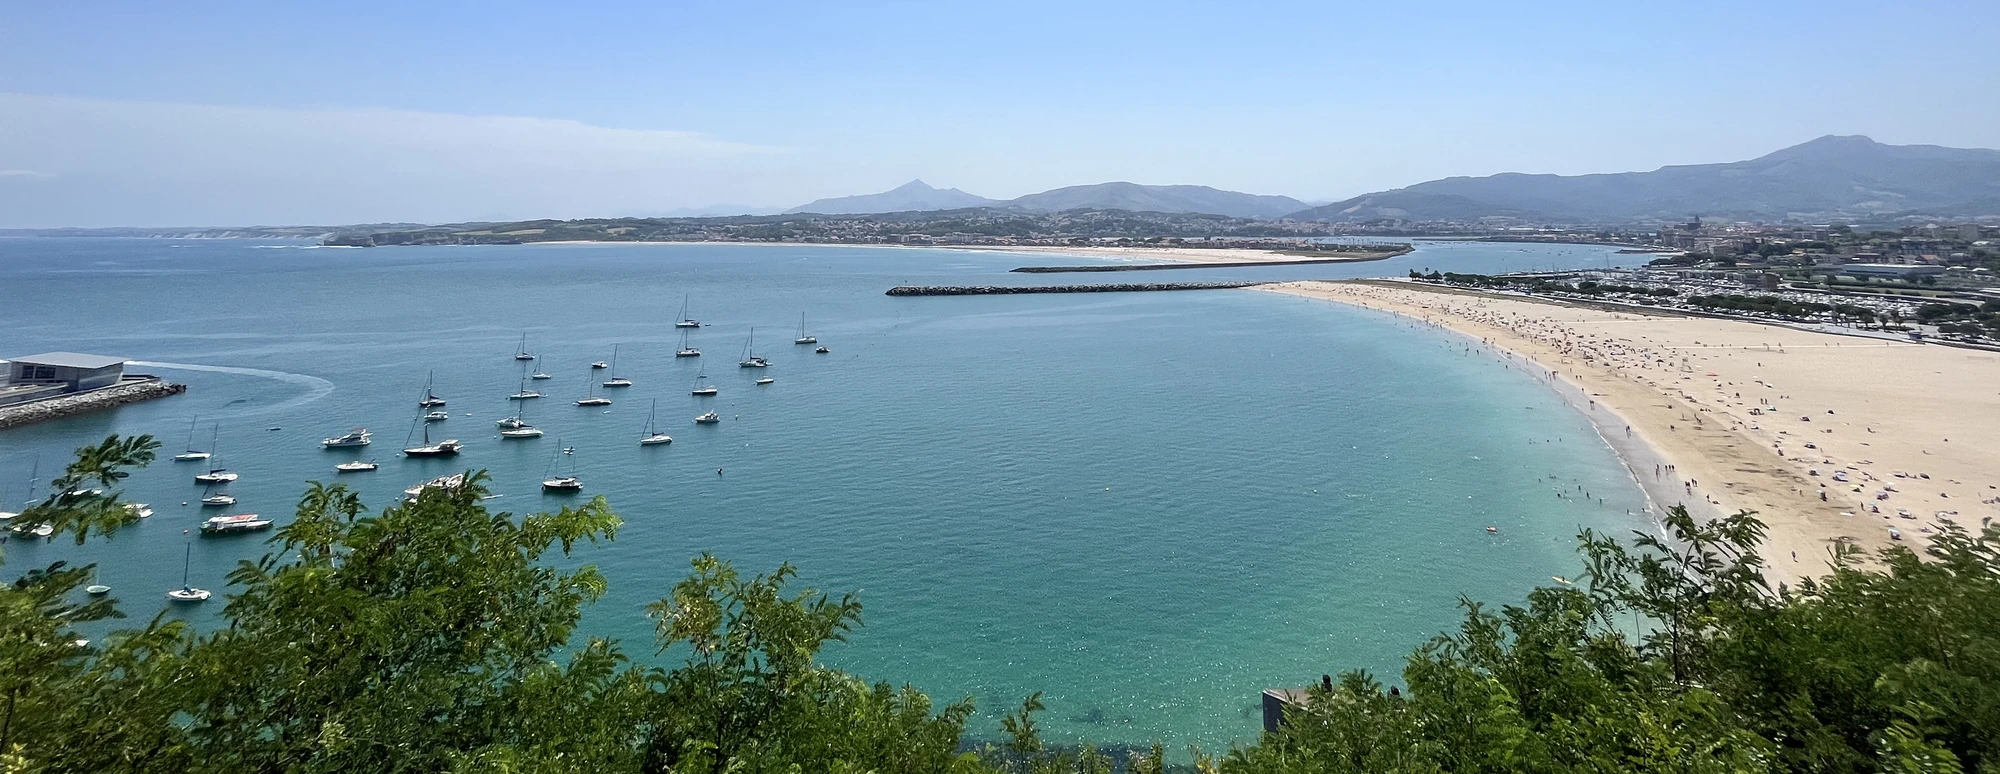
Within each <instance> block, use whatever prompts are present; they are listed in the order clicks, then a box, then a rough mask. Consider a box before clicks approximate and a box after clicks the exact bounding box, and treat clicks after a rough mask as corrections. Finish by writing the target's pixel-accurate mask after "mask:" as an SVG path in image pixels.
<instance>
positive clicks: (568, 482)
mask: <svg viewBox="0 0 2000 774" xmlns="http://www.w3.org/2000/svg"><path fill="white" fill-rule="evenodd" d="M542 491H544V492H563V493H569V492H581V491H583V481H582V480H581V479H578V478H577V477H576V476H561V477H558V478H545V479H542Z"/></svg>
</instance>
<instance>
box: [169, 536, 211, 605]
mask: <svg viewBox="0 0 2000 774" xmlns="http://www.w3.org/2000/svg"><path fill="white" fill-rule="evenodd" d="M193 566H194V544H193V543H189V544H188V547H187V555H186V556H185V557H183V558H182V559H181V587H180V588H177V589H174V590H173V591H169V592H167V601H169V602H204V601H207V600H208V598H209V596H210V595H209V593H208V589H198V588H195V587H193V586H190V585H188V569H189V568H191V567H193Z"/></svg>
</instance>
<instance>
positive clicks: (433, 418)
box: [424, 411, 451, 422]
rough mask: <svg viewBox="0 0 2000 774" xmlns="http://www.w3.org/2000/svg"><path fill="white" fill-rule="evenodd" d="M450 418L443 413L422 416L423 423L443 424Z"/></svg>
mask: <svg viewBox="0 0 2000 774" xmlns="http://www.w3.org/2000/svg"><path fill="white" fill-rule="evenodd" d="M450 418H451V414H449V413H447V412H443V411H432V412H430V413H427V414H425V415H424V421H425V422H443V421H445V420H447V419H450Z"/></svg>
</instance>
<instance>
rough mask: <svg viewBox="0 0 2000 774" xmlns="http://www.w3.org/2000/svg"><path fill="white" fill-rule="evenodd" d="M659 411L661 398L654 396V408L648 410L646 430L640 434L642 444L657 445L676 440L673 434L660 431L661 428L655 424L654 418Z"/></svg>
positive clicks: (640, 443)
mask: <svg viewBox="0 0 2000 774" xmlns="http://www.w3.org/2000/svg"><path fill="white" fill-rule="evenodd" d="M659 413H660V399H659V398H654V399H653V408H652V410H650V411H647V412H646V432H645V433H644V434H643V435H641V436H639V445H640V446H657V445H659V444H663V443H673V442H674V437H673V436H671V435H667V434H666V433H662V432H660V431H659V428H656V427H654V426H653V420H654V418H655V417H656V416H657V415H658V414H659Z"/></svg>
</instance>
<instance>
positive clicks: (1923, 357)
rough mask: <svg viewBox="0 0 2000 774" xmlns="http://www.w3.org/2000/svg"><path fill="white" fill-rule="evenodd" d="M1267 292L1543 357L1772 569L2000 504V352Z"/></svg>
mask: <svg viewBox="0 0 2000 774" xmlns="http://www.w3.org/2000/svg"><path fill="white" fill-rule="evenodd" d="M1260 289H1263V290H1269V291H1273V292H1279V293H1289V294H1293V295H1300V296H1306V297H1310V298H1317V299H1324V300H1328V301H1336V302H1340V303H1346V304H1353V305H1357V306H1363V307H1367V308H1370V309H1376V310H1380V311H1385V312H1390V313H1393V314H1398V315H1403V316H1405V317H1409V318H1413V319H1417V320H1422V321H1424V322H1426V323H1429V324H1433V325H1437V326H1440V327H1443V328H1447V329H1450V330H1452V331H1456V332H1458V333H1461V334H1464V335H1466V336H1468V337H1472V338H1475V339H1477V340H1479V341H1480V342H1483V343H1485V344H1487V345H1489V346H1490V347H1492V348H1494V349H1496V350H1498V351H1499V352H1501V353H1503V357H1507V358H1508V359H1510V360H1516V363H1517V364H1518V365H1519V366H1521V367H1524V368H1531V369H1535V372H1536V373H1537V374H1538V375H1539V376H1542V377H1543V378H1545V379H1547V380H1549V382H1550V383H1551V385H1552V386H1555V387H1556V388H1558V391H1560V392H1564V393H1565V394H1567V395H1568V396H1569V397H1570V398H1571V400H1572V402H1576V403H1580V405H1578V408H1579V409H1580V410H1582V411H1583V412H1584V413H1585V415H1586V416H1588V417H1590V418H1591V420H1592V421H1593V422H1594V423H1596V424H1597V426H1598V428H1599V432H1600V433H1601V434H1603V435H1604V437H1605V439H1606V440H1607V441H1608V442H1609V443H1610V444H1611V445H1612V447H1613V448H1614V449H1616V450H1618V451H1619V453H1620V454H1621V456H1623V457H1624V458H1625V460H1626V463H1627V466H1628V467H1629V468H1630V469H1631V471H1632V474H1633V476H1634V478H1636V479H1638V481H1639V483H1640V485H1641V486H1642V487H1643V488H1645V489H1646V491H1647V493H1648V496H1649V497H1650V498H1651V499H1652V500H1653V501H1654V504H1655V506H1656V507H1659V508H1664V507H1667V506H1672V505H1677V504H1686V505H1687V506H1688V507H1689V509H1690V510H1691V511H1692V512H1694V513H1696V514H1697V515H1707V516H1714V515H1717V514H1721V513H1725V512H1735V511H1736V510H1738V509H1748V510H1753V511H1756V512H1757V513H1758V516H1759V518H1761V519H1762V520H1763V521H1764V523H1765V524H1766V525H1768V526H1769V534H1768V535H1767V537H1766V550H1765V559H1766V561H1767V562H1768V564H1769V565H1770V567H1771V572H1770V577H1771V578H1772V579H1773V580H1774V581H1795V580H1797V579H1798V578H1801V577H1805V576H1810V575H1819V574H1823V573H1824V572H1825V571H1826V560H1827V557H1828V551H1829V549H1830V548H1831V545H1832V543H1834V542H1835V541H1846V542H1851V543H1853V544H1854V545H1856V546H1859V547H1861V548H1864V549H1870V550H1872V549H1877V548H1881V547H1883V546H1887V545H1890V544H1891V538H1890V530H1891V529H1894V530H1896V531H1898V532H1900V533H1901V537H1902V540H1903V542H1904V543H1905V544H1908V545H1911V546H1912V547H1919V548H1920V547H1921V546H1923V545H1924V543H1925V533H1926V532H1927V531H1928V529H1929V527H1928V526H1926V525H1932V524H1935V523H1938V522H1947V521H1949V522H1956V523H1959V524H1962V525H1964V526H1965V527H1966V528H1967V529H1970V530H1974V531H1977V530H1978V529H1979V528H1980V523H1981V520H1982V518H1985V517H1990V516H1995V515H2000V454H1996V451H1995V449H1994V448H1993V447H1992V446H1991V444H1989V443H1986V442H1985V439H1990V438H1994V437H2000V353H1991V352H1980V351H1970V350H1964V349H1956V348H1950V347H1942V346H1927V345H1921V344H1913V343H1903V342H1895V341H1886V340H1872V339H1862V338H1855V337H1848V336H1839V335H1834V334H1826V333H1815V332H1809V331H1801V330H1796V329H1791V328H1783V327H1777V326H1768V325H1758V324H1755V323H1747V322H1739V321H1730V320H1715V319H1705V318H1689V317H1666V316H1652V315H1643V314H1638V313H1631V312H1613V311H1603V310H1598V309H1589V308H1582V307H1577V306H1572V305H1567V304H1561V303H1555V302H1547V301H1542V300H1529V299H1522V298H1516V297H1506V296H1498V295H1489V294H1481V293H1471V292H1464V291H1457V290H1446V289H1440V288H1434V287H1430V286H1424V285H1418V284H1416V283H1408V282H1399V281H1369V282H1289V283H1282V284H1274V285H1267V286H1264V287H1263V288H1260ZM1628 428H1629V430H1628ZM1841 479H1844V480H1841Z"/></svg>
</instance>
